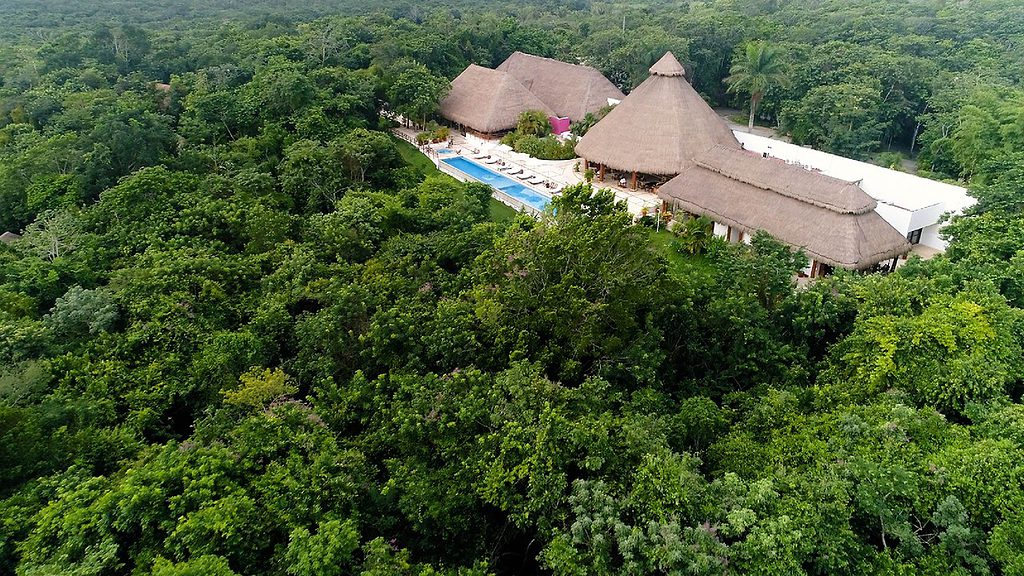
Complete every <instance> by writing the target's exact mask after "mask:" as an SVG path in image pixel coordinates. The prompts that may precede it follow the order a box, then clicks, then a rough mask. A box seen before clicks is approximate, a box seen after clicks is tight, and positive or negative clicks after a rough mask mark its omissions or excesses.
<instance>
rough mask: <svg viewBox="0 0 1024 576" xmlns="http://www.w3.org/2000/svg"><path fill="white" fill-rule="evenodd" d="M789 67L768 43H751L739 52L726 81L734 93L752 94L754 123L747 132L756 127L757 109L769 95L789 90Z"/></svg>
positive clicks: (751, 120) (751, 105) (751, 123)
mask: <svg viewBox="0 0 1024 576" xmlns="http://www.w3.org/2000/svg"><path fill="white" fill-rule="evenodd" d="M789 75H790V70H789V65H788V64H787V63H786V61H785V57H784V55H783V54H782V53H780V51H779V50H778V49H777V48H775V47H773V46H769V45H768V44H766V43H764V42H749V43H747V44H746V45H745V46H743V47H742V49H737V51H736V55H735V56H734V57H733V63H732V67H730V68H729V75H728V76H727V77H725V79H724V80H723V81H724V82H725V83H726V84H728V85H729V91H730V92H746V93H748V94H750V119H749V122H748V124H747V129H752V128H753V127H754V118H755V116H756V115H757V105H758V104H759V103H760V102H761V99H762V98H764V94H765V92H767V91H768V90H770V89H772V88H777V87H778V88H787V87H788V86H789Z"/></svg>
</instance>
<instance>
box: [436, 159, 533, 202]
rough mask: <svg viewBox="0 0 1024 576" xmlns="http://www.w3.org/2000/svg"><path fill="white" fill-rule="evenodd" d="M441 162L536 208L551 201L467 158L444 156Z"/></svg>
mask: <svg viewBox="0 0 1024 576" xmlns="http://www.w3.org/2000/svg"><path fill="white" fill-rule="evenodd" d="M441 162H444V163H445V164H447V165H449V166H451V167H452V168H455V169H456V170H459V171H460V172H462V173H463V174H466V175H467V176H469V177H471V178H473V179H475V180H478V181H480V182H483V183H484V184H487V185H488V186H490V187H491V188H494V189H495V190H498V191H499V192H503V193H505V194H507V195H509V196H511V197H512V198H514V199H516V200H518V201H520V202H522V203H523V204H526V205H527V206H529V207H531V208H534V209H536V210H544V208H546V207H547V205H548V203H549V202H551V198H549V197H548V196H545V195H544V194H541V193H540V192H537V191H536V190H533V189H532V188H529V187H527V186H524V185H522V184H520V183H519V182H516V181H515V180H513V179H511V178H509V177H508V176H505V175H503V174H498V173H497V172H495V171H493V170H490V169H488V168H484V167H483V166H481V165H479V164H477V163H476V162H473V161H472V160H469V159H468V158H463V157H462V156H456V157H455V158H445V159H443V160H441Z"/></svg>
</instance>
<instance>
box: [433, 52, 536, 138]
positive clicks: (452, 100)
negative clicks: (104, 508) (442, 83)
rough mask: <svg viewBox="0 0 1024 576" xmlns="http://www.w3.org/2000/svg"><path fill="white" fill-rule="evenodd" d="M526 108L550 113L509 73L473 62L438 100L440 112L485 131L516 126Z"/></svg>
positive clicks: (494, 132)
mask: <svg viewBox="0 0 1024 576" xmlns="http://www.w3.org/2000/svg"><path fill="white" fill-rule="evenodd" d="M527 110H540V111H542V112H544V113H545V114H548V115H552V114H553V112H552V110H551V108H549V107H548V106H547V105H545V104H544V103H543V102H541V101H540V99H539V98H537V97H536V96H534V95H533V94H532V93H531V92H530V91H529V90H527V89H526V87H524V86H523V85H522V84H521V83H520V82H519V81H518V80H516V79H515V78H513V77H512V76H511V75H510V74H508V73H506V72H502V71H500V70H491V69H490V68H483V67H481V66H477V65H476V64H470V65H469V67H468V68H466V69H465V70H463V72H462V74H459V76H458V77H457V78H455V80H453V81H452V89H451V92H449V93H448V96H447V97H445V99H444V100H442V101H441V115H442V116H444V117H445V118H447V119H449V120H451V121H453V122H457V123H459V124H462V125H464V126H467V127H469V128H472V129H473V130H476V131H477V132H482V133H484V134H496V133H498V132H503V131H506V130H511V129H513V128H515V126H516V122H517V121H518V120H519V115H520V114H522V113H523V112H526V111H527Z"/></svg>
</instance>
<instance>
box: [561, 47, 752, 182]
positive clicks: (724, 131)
mask: <svg viewBox="0 0 1024 576" xmlns="http://www.w3.org/2000/svg"><path fill="white" fill-rule="evenodd" d="M650 71H651V76H650V77H649V78H648V79H647V80H644V82H643V83H642V84H640V85H639V86H637V87H636V89H635V90H633V91H632V92H630V94H629V95H628V96H626V98H625V99H624V100H623V101H622V102H621V103H620V104H619V105H618V106H616V107H615V108H614V109H613V110H612V111H611V112H609V113H608V115H607V116H605V117H604V118H603V119H602V120H601V121H600V122H598V123H597V124H596V125H595V126H594V127H593V128H591V129H590V130H589V131H588V132H587V134H586V135H585V136H583V138H581V139H580V141H579V143H578V144H576V153H577V154H579V155H580V156H582V157H583V158H586V159H587V160H590V161H591V162H596V163H598V164H604V165H606V166H609V167H611V168H614V169H616V170H625V171H630V172H632V171H636V172H642V173H645V174H679V173H680V172H682V171H683V170H684V169H686V168H687V167H688V166H690V165H692V163H693V158H695V157H696V156H698V155H700V154H702V153H704V152H705V151H707V150H709V149H710V148H711V147H712V146H715V145H722V146H726V147H729V148H736V149H738V148H739V146H740V145H739V143H738V142H737V141H736V138H735V137H734V136H733V135H732V131H730V130H729V127H728V126H726V124H725V122H724V121H723V120H722V119H721V118H719V117H718V115H717V114H715V111H714V110H712V109H711V107H710V106H708V105H707V103H706V102H704V100H703V99H702V98H701V97H700V95H699V94H697V91H696V90H694V89H693V87H692V86H690V83H689V82H687V81H686V77H685V73H684V71H683V66H682V64H680V63H679V61H678V60H676V57H675V56H673V55H672V53H671V52H669V53H666V54H665V56H664V57H662V59H661V60H659V61H658V62H657V63H656V64H655V65H654V66H651V70H650Z"/></svg>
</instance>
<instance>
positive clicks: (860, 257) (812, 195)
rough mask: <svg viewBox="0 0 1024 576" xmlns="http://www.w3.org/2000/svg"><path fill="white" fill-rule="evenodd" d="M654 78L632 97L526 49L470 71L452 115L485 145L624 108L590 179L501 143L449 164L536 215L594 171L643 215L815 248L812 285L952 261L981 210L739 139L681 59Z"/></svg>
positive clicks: (839, 161)
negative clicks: (963, 216)
mask: <svg viewBox="0 0 1024 576" xmlns="http://www.w3.org/2000/svg"><path fill="white" fill-rule="evenodd" d="M650 73H651V74H650V76H649V77H648V78H647V79H646V80H645V81H644V82H643V83H641V84H640V85H639V86H637V87H636V88H635V89H634V90H633V91H632V92H630V94H629V95H628V96H625V97H621V93H619V92H618V90H617V89H615V87H614V86H612V85H611V83H610V82H608V80H607V79H605V78H604V77H603V76H601V75H600V73H599V72H597V71H596V70H594V69H592V68H588V67H585V66H576V65H572V64H566V63H563V62H558V61H556V60H551V59H548V58H540V57H537V56H531V55H528V54H522V53H519V52H517V53H515V54H513V55H512V56H511V57H509V59H508V60H506V61H505V62H504V63H502V64H501V65H500V66H498V68H497V69H495V70H492V69H488V68H482V67H480V66H475V65H473V66H470V67H469V68H467V69H466V70H465V71H464V72H463V73H462V74H460V75H459V77H458V78H456V79H455V81H454V82H453V84H452V91H451V93H450V95H449V96H448V97H447V98H446V99H445V100H444V102H442V105H441V112H442V114H443V115H444V116H445V117H446V118H448V119H449V120H451V121H452V122H455V123H457V124H458V125H459V126H461V127H463V128H465V129H466V130H468V131H470V132H474V133H476V134H477V135H482V136H484V137H485V138H489V137H492V136H494V135H498V134H500V133H502V132H505V131H508V130H511V129H513V128H514V127H515V125H516V123H517V120H518V118H519V115H520V114H521V113H522V112H524V111H526V110H542V111H544V112H545V113H546V114H549V115H551V116H552V117H553V118H556V117H561V116H569V117H575V118H580V117H582V116H581V115H585V114H586V113H588V112H594V111H596V110H599V109H600V108H603V107H604V106H606V105H607V104H608V103H609V102H613V101H615V100H616V99H617V98H615V96H620V97H621V102H619V103H618V104H617V105H616V106H615V107H614V108H613V109H612V110H611V111H609V112H608V114H607V115H606V116H605V117H604V118H603V119H601V121H599V122H598V123H597V124H595V125H594V126H593V127H592V128H591V129H590V130H589V131H588V132H587V133H586V135H585V136H583V137H582V138H581V139H580V140H579V141H578V142H577V144H576V153H577V154H578V155H579V156H580V157H581V158H582V162H581V163H580V164H581V165H580V166H578V167H577V168H582V170H574V169H573V168H572V166H571V163H570V162H569V161H564V162H563V163H562V164H565V166H562V167H561V168H564V170H566V171H567V172H566V174H568V175H567V176H559V175H558V174H557V173H555V175H554V176H552V175H551V174H552V173H553V172H551V171H552V170H558V169H559V166H561V164H559V163H557V162H551V163H550V166H548V165H546V164H544V163H543V162H540V161H536V160H532V159H526V158H518V157H517V155H516V153H515V152H513V151H511V150H508V151H501V150H500V148H501V145H499V144H498V143H496V142H493V141H489V140H484V141H482V142H480V144H479V145H478V146H474V152H477V150H476V148H479V149H480V152H479V153H478V154H474V155H472V157H469V158H452V157H448V158H440V157H439V158H438V159H437V160H436V161H437V162H438V166H439V167H440V168H441V169H442V170H445V171H447V172H449V173H451V174H453V175H455V176H456V177H458V178H461V179H473V180H476V181H480V182H485V183H487V184H489V185H491V186H492V187H493V188H495V190H496V192H495V195H496V197H498V198H499V199H502V201H505V202H506V203H508V204H510V205H513V206H517V207H520V208H524V209H527V210H529V211H532V212H539V211H541V210H543V207H544V206H545V205H546V204H547V199H548V198H549V197H550V192H549V191H548V190H551V189H557V188H558V187H560V186H563V185H567V184H571V183H572V182H575V181H578V180H579V179H582V178H583V177H584V176H583V173H584V172H586V171H587V170H593V171H594V175H595V176H596V180H597V181H598V182H607V181H608V179H610V181H611V183H613V184H617V185H618V186H615V188H617V194H619V195H625V197H626V198H625V199H626V200H627V201H634V200H636V201H638V202H634V204H636V203H640V204H642V205H641V206H639V208H638V210H643V209H645V208H647V207H652V206H654V205H656V204H660V205H661V206H662V208H664V209H666V210H671V211H672V212H673V213H675V214H676V215H677V216H676V217H677V218H680V217H684V215H685V214H690V215H694V216H698V215H699V216H706V217H708V218H709V219H710V220H712V222H713V229H714V232H715V233H716V234H717V235H719V236H723V237H725V238H727V239H728V240H729V241H732V242H745V241H749V239H750V238H751V237H752V236H753V234H754V233H755V232H756V231H758V230H764V231H765V232H768V233H769V234H771V235H772V236H774V237H775V238H777V239H779V240H780V241H782V242H784V243H786V244H789V245H790V246H792V247H794V248H799V249H802V250H803V251H804V252H805V253H806V254H807V256H808V257H809V259H810V260H811V262H810V264H809V266H808V267H807V269H805V270H804V273H805V274H806V275H808V276H811V277H814V276H818V275H820V274H827V273H829V272H830V271H831V270H832V269H833V268H836V267H842V268H847V269H851V270H874V269H892V268H894V267H895V266H896V264H897V263H898V259H899V258H900V257H901V256H905V255H906V254H908V253H909V252H910V251H911V250H914V251H916V252H917V253H919V254H921V255H923V256H928V255H930V254H934V253H936V252H939V251H941V250H943V249H944V248H945V243H944V241H943V240H942V239H941V238H940V236H939V229H940V227H941V219H942V217H943V215H944V214H946V213H950V212H952V213H958V212H961V211H962V210H963V209H964V208H966V207H968V206H970V205H971V204H973V203H974V199H973V198H971V197H970V196H969V195H968V194H967V192H966V190H964V189H963V188H961V187H958V186H952V185H949V184H944V183H941V182H935V181H932V180H927V179H924V178H919V177H917V176H913V175H911V174H905V173H901V172H896V171H894V170H888V169H885V168H881V167H878V166H874V165H872V164H867V163H864V162H857V161H855V160H850V159H848V158H842V157H839V156H835V155H832V154H826V153H823V152H819V151H817V150H813V149H810V148H805V147H802V146H796V145H793V144H789V143H786V142H782V141H779V140H773V139H771V138H766V137H763V136H757V135H754V134H749V133H746V132H741V131H733V130H731V129H730V128H729V126H728V125H727V124H726V122H725V120H723V119H722V118H721V117H720V116H719V115H718V114H717V113H715V111H714V110H712V109H711V107H710V106H708V104H707V103H706V102H705V101H704V100H703V98H701V96H700V95H699V94H698V93H697V92H696V90H694V89H693V87H692V86H691V85H690V83H689V81H688V80H687V78H686V73H685V69H684V68H683V66H682V64H680V62H679V61H678V60H677V59H676V58H675V56H673V55H672V53H666V54H665V55H664V56H663V57H662V58H661V59H660V60H658V62H657V63H655V64H654V66H652V67H651V68H650ZM448 152H449V153H451V151H448ZM540 174H544V176H543V177H541V176H539V175H540ZM531 179H532V180H531ZM533 180H536V181H537V182H542V183H543V187H537V188H535V187H534V185H535V184H536V182H533ZM552 183H554V184H555V185H554V186H552ZM634 197H636V198H634ZM631 206H632V205H631ZM634 208H636V207H635V206H634Z"/></svg>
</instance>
